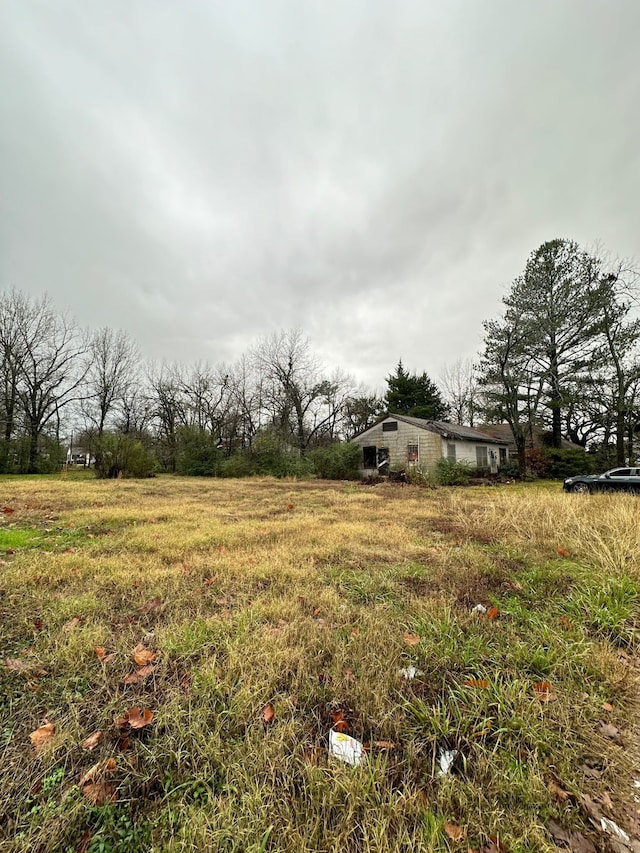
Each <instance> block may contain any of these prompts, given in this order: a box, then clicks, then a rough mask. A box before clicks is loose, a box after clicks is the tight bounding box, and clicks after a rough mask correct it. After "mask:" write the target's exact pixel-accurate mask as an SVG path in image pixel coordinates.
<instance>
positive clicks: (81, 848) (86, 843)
mask: <svg viewBox="0 0 640 853" xmlns="http://www.w3.org/2000/svg"><path fill="white" fill-rule="evenodd" d="M90 846H91V830H89V829H85V831H84V832H83V833H82V837H81V838H80V841H79V842H78V846H77V847H76V849H75V853H89V847H90Z"/></svg>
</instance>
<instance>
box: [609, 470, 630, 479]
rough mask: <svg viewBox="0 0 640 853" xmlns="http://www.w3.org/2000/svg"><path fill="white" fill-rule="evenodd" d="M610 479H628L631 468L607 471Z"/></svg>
mask: <svg viewBox="0 0 640 853" xmlns="http://www.w3.org/2000/svg"><path fill="white" fill-rule="evenodd" d="M609 476H610V477H630V476H631V468H616V469H615V471H609Z"/></svg>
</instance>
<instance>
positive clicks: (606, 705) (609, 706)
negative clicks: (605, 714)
mask: <svg viewBox="0 0 640 853" xmlns="http://www.w3.org/2000/svg"><path fill="white" fill-rule="evenodd" d="M602 707H603V708H604V710H605V711H613V705H612V704H611V703H610V702H603V703H602Z"/></svg>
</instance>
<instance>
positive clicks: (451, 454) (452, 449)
mask: <svg viewBox="0 0 640 853" xmlns="http://www.w3.org/2000/svg"><path fill="white" fill-rule="evenodd" d="M447 459H450V460H451V462H455V461H456V446H455V444H454V442H453V441H449V442H448V443H447Z"/></svg>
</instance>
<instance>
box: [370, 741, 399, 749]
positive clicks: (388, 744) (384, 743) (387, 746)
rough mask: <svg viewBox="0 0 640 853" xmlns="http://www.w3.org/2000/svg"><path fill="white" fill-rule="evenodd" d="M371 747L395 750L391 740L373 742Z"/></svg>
mask: <svg viewBox="0 0 640 853" xmlns="http://www.w3.org/2000/svg"><path fill="white" fill-rule="evenodd" d="M373 745H374V746H375V747H376V749H395V748H396V745H395V743H394V742H393V741H391V740H374V742H373Z"/></svg>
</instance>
